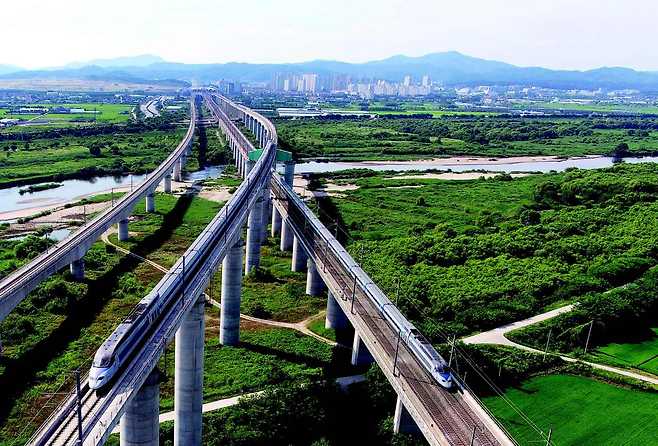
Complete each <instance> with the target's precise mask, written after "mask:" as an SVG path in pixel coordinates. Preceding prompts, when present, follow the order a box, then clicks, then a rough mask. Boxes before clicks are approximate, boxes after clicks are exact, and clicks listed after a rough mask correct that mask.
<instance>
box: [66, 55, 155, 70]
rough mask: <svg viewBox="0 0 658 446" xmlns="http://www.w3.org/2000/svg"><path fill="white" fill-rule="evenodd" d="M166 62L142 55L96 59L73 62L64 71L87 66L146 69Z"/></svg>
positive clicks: (152, 56)
mask: <svg viewBox="0 0 658 446" xmlns="http://www.w3.org/2000/svg"><path fill="white" fill-rule="evenodd" d="M161 62H164V59H163V58H161V57H160V56H154V55H152V54H142V55H140V56H128V57H115V58H113V59H94V60H90V61H87V62H73V63H70V64H66V65H65V66H64V67H62V68H63V69H71V68H83V67H87V66H97V67H102V68H117V67H145V66H148V65H152V64H155V63H161Z"/></svg>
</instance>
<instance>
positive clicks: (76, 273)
mask: <svg viewBox="0 0 658 446" xmlns="http://www.w3.org/2000/svg"><path fill="white" fill-rule="evenodd" d="M69 268H70V270H71V276H72V277H73V279H74V280H82V279H84V278H85V259H78V260H74V261H72V262H71V265H70V266H69Z"/></svg>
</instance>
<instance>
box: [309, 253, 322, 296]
mask: <svg viewBox="0 0 658 446" xmlns="http://www.w3.org/2000/svg"><path fill="white" fill-rule="evenodd" d="M306 267H307V268H308V271H307V272H306V294H308V295H310V296H319V295H321V294H322V291H323V290H324V282H323V281H322V277H320V273H318V268H317V266H316V265H315V262H314V261H313V260H311V259H308V262H307V264H306Z"/></svg>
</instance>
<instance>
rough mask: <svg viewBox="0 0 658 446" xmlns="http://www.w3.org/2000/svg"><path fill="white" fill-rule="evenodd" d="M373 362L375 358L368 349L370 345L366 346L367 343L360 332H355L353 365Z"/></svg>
mask: <svg viewBox="0 0 658 446" xmlns="http://www.w3.org/2000/svg"><path fill="white" fill-rule="evenodd" d="M373 362H374V359H373V357H372V355H371V354H370V352H369V351H368V347H366V344H364V343H363V341H362V340H361V336H359V333H357V332H355V333H354V343H353V344H352V365H354V366H359V365H368V364H372V363H373Z"/></svg>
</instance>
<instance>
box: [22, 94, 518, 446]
mask: <svg viewBox="0 0 658 446" xmlns="http://www.w3.org/2000/svg"><path fill="white" fill-rule="evenodd" d="M200 94H201V95H202V96H203V98H204V101H205V103H206V105H207V106H208V107H209V108H210V110H211V111H212V113H213V115H214V116H215V117H216V118H217V119H218V122H219V128H220V129H221V131H222V132H223V133H224V135H225V136H226V140H227V142H228V144H229V146H230V148H231V150H232V152H233V154H234V157H235V163H236V167H237V168H238V171H239V172H240V173H241V174H242V175H243V177H244V180H243V182H242V184H241V185H240V187H239V188H238V189H237V191H236V192H235V194H234V195H233V197H232V198H231V199H230V200H229V201H228V202H227V203H226V204H225V206H224V207H223V208H222V209H221V210H220V211H219V213H218V214H217V215H216V216H215V218H214V219H213V220H212V221H211V223H210V224H209V225H208V226H207V227H206V228H205V230H204V231H203V232H202V234H201V235H200V236H199V237H198V238H197V239H196V240H195V241H194V242H193V243H192V245H191V246H190V247H189V249H188V250H187V251H186V253H185V254H184V255H183V256H182V257H181V258H180V259H179V260H178V261H177V263H176V264H175V265H174V266H173V267H172V268H171V269H170V270H169V272H168V273H167V274H166V275H165V277H163V278H162V280H161V281H160V282H159V283H158V284H157V285H156V286H155V288H154V289H153V290H152V291H151V292H150V294H151V295H152V296H155V297H156V298H158V299H164V301H169V300H170V299H171V301H172V302H173V303H172V304H171V305H169V306H168V307H167V308H166V309H165V310H163V314H162V316H161V317H160V318H159V319H158V320H156V321H154V322H153V324H152V327H151V329H150V330H149V331H147V332H146V334H145V335H144V336H143V339H142V340H141V343H140V345H139V347H138V350H137V352H136V353H135V354H134V355H133V356H132V357H130V358H129V359H128V362H127V363H126V364H124V366H123V367H122V368H121V369H120V370H119V372H118V373H117V377H116V379H115V380H114V381H113V382H112V384H108V388H107V389H105V390H104V391H103V392H102V393H101V392H94V391H92V390H90V389H89V386H88V385H87V384H86V380H84V381H83V382H82V384H81V386H80V391H79V392H72V393H71V394H70V395H69V396H68V398H66V400H65V401H64V402H63V403H62V404H61V405H60V407H59V408H58V409H57V410H56V411H55V412H54V413H53V414H52V415H51V417H50V418H49V419H48V420H47V421H46V423H44V424H43V425H42V426H41V428H40V429H39V430H38V431H37V432H36V433H35V435H34V436H33V437H32V439H31V440H30V443H29V444H32V445H51V444H58V445H59V444H62V445H69V444H70V445H73V444H84V445H97V444H103V443H104V442H105V441H106V440H107V438H108V436H109V435H110V433H111V432H112V430H113V428H114V427H115V426H116V425H117V424H120V432H121V433H120V440H121V444H122V445H126V446H127V445H137V444H140V445H157V444H158V440H159V424H158V423H159V421H158V409H159V397H158V395H159V384H158V376H157V375H158V371H157V367H156V366H157V363H158V359H159V358H160V356H161V355H162V354H163V352H164V349H165V347H166V345H167V344H168V343H170V342H171V341H172V340H173V339H174V338H175V339H176V343H175V348H176V356H175V361H176V363H175V379H174V382H175V390H174V411H175V422H174V444H175V445H180V446H182V445H199V444H201V439H202V437H201V435H202V432H201V426H202V420H201V416H202V413H201V409H202V391H203V349H204V321H203V320H204V318H203V307H204V297H203V293H204V290H205V289H206V287H207V285H208V283H209V281H210V280H211V278H212V276H213V274H214V273H215V272H216V271H217V270H218V269H219V268H220V265H221V271H222V290H221V300H222V311H221V315H220V343H221V344H223V345H235V344H237V343H238V342H239V316H240V298H241V282H242V276H243V274H245V273H246V272H248V271H249V270H250V269H251V268H253V267H256V266H258V265H259V261H260V257H259V256H260V245H261V242H262V241H263V240H264V238H265V237H266V233H265V231H266V227H267V224H268V220H270V218H271V223H272V233H273V234H277V233H279V232H280V233H281V249H282V250H292V251H293V261H292V268H293V269H294V270H296V271H301V270H306V271H307V288H306V291H307V293H308V294H311V295H320V294H321V293H322V291H323V289H324V288H325V287H326V288H327V289H328V291H329V293H328V301H327V305H328V307H327V321H326V322H327V326H331V327H334V328H337V329H340V328H343V327H346V326H347V325H348V324H349V325H352V326H353V328H354V331H355V336H354V343H353V355H352V362H353V363H355V364H358V363H363V362H371V361H376V362H377V364H378V365H379V367H380V368H381V369H382V370H383V371H384V374H385V375H386V377H387V378H388V380H389V381H390V383H391V385H392V386H393V388H394V389H395V391H396V393H397V395H398V401H397V405H396V415H395V429H396V431H420V432H421V433H422V434H423V435H424V436H425V438H426V439H427V441H428V442H429V444H431V445H465V446H469V445H512V444H514V442H513V440H511V438H510V437H509V436H508V435H507V434H506V433H505V432H504V430H503V429H502V428H501V427H500V426H499V425H498V424H497V422H496V420H495V419H494V418H492V417H491V416H490V414H489V413H488V412H487V411H486V409H484V408H483V406H481V405H480V404H479V402H478V401H477V399H476V398H475V397H474V396H473V395H472V394H471V393H470V392H469V391H468V390H467V389H466V388H464V387H463V385H462V383H461V381H460V380H459V379H456V381H457V387H458V390H457V391H456V392H455V391H453V392H448V391H446V390H444V389H443V388H442V387H440V386H439V385H438V384H437V382H436V381H435V380H434V378H433V377H432V376H431V375H430V374H429V372H428V371H427V370H426V368H425V367H424V366H423V365H422V363H421V361H420V360H419V358H417V357H416V356H415V354H414V352H413V351H412V350H410V349H408V348H407V347H406V345H405V344H404V343H402V344H400V343H399V342H398V333H397V332H396V330H395V329H394V328H393V327H392V326H391V325H389V323H388V322H387V321H386V319H384V318H383V317H382V315H381V313H380V311H379V309H378V308H377V306H376V305H375V304H374V300H373V297H375V296H377V297H380V298H381V297H383V298H384V299H385V296H383V293H382V291H381V290H380V289H379V288H378V287H377V286H376V285H375V284H374V283H373V282H372V280H371V279H370V278H369V277H368V275H367V274H366V273H365V272H364V271H363V270H362V269H361V268H360V267H359V265H358V264H357V263H356V262H355V261H354V259H353V258H352V257H351V256H350V255H349V254H348V253H347V251H346V250H345V249H344V248H343V247H342V246H341V245H340V243H339V242H338V241H337V240H336V239H335V238H334V237H333V236H332V235H331V233H330V232H329V231H328V230H327V229H326V228H325V227H324V226H323V225H322V223H321V222H320V221H319V220H318V219H317V218H316V217H315V216H314V215H313V213H312V212H311V211H310V209H309V208H308V207H307V206H306V205H305V203H304V202H303V201H302V200H301V199H300V198H299V197H298V196H297V195H296V194H295V193H294V192H293V191H292V178H293V173H294V170H293V169H294V164H292V162H291V159H290V157H286V156H285V154H283V155H282V154H281V153H280V152H279V153H277V133H276V129H275V127H274V125H273V124H272V123H271V122H270V121H269V120H268V119H266V118H264V117H263V116H261V115H260V114H258V113H256V112H254V111H252V110H249V109H248V108H246V107H244V106H242V105H239V104H235V103H233V102H231V101H230V100H228V99H227V98H224V97H222V96H220V95H216V94H211V93H208V92H201V93H200ZM193 117H194V116H193ZM235 121H241V122H242V123H243V124H244V125H245V126H246V127H247V128H248V129H249V130H250V131H251V133H253V136H254V139H255V141H257V144H256V145H254V144H252V143H251V141H250V140H249V139H248V138H247V137H246V136H245V135H244V134H242V133H241V132H240V130H239V128H238V127H237V126H236V122H235ZM191 128H193V123H192V124H191ZM181 144H183V143H181ZM186 144H189V141H188V142H187V143H186ZM177 150H178V149H177ZM181 153H182V152H181ZM172 156H174V155H173V154H172ZM277 159H283V160H287V161H285V168H284V172H285V173H284V175H283V177H280V176H279V175H278V174H277V173H276V170H275V165H276V162H277ZM167 171H168V170H167ZM144 190H149V189H144ZM125 215H126V214H125V213H123V214H121V215H120V216H121V217H124V218H125ZM116 218H117V217H116V216H115V221H116ZM245 226H246V243H244V242H243V240H242V237H243V229H244V227H245ZM243 253H244V257H245V258H244V260H243ZM69 260H70V259H69ZM391 305H392V304H391Z"/></svg>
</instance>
